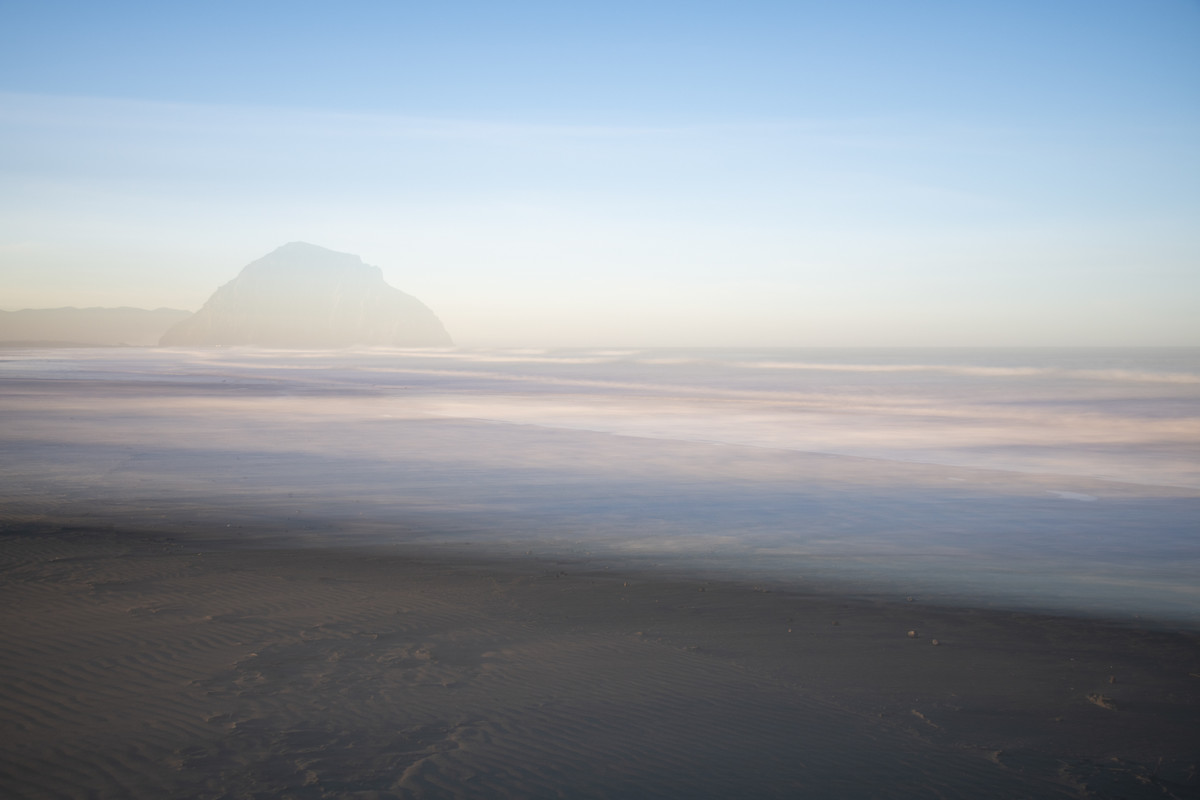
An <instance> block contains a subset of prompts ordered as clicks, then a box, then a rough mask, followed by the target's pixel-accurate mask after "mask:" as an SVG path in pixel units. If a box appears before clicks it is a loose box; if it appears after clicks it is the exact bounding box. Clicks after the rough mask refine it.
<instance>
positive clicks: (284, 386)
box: [0, 348, 1200, 626]
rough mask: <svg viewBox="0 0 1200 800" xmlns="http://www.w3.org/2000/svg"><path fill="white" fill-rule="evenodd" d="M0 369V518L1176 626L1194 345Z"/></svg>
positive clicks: (1194, 618)
mask: <svg viewBox="0 0 1200 800" xmlns="http://www.w3.org/2000/svg"><path fill="white" fill-rule="evenodd" d="M0 359H2V360H0V411H2V412H3V419H4V425H3V427H2V428H0V445H3V457H2V459H0V478H3V489H0V498H2V500H3V509H4V510H3V512H2V513H3V515H4V517H3V519H4V520H6V524H7V525H8V526H10V527H12V526H22V525H24V526H28V525H30V524H34V523H38V524H47V525H53V524H81V523H82V524H101V523H102V524H113V525H120V526H127V527H138V528H152V529H160V530H165V531H167V532H169V533H171V532H174V533H189V534H196V533H198V532H203V533H205V534H206V535H211V534H212V532H213V531H227V532H228V533H229V534H230V535H231V536H235V537H236V536H256V537H263V536H285V537H287V538H289V540H291V539H298V540H302V541H306V542H313V543H317V542H329V541H345V542H350V541H353V542H362V541H371V542H383V543H409V544H412V543H424V544H429V543H442V544H454V545H455V546H468V544H469V546H471V547H475V548H477V549H480V548H482V549H484V550H487V552H491V553H498V554H513V553H516V554H520V553H523V552H525V550H536V551H538V552H542V553H558V554H561V555H563V556H564V557H567V556H570V557H571V558H574V559H584V560H587V559H592V560H594V563H596V564H600V563H614V562H613V561H612V560H613V559H620V558H639V559H643V560H645V559H649V560H650V561H654V562H656V563H667V562H666V561H664V560H663V559H667V560H669V561H670V563H673V564H676V565H682V564H684V563H685V562H686V563H687V564H688V565H689V568H690V569H705V570H717V571H722V570H724V571H739V570H740V571H741V572H742V573H754V574H755V575H760V576H766V577H773V578H776V579H780V580H788V579H794V580H801V579H803V580H804V581H808V582H809V583H810V584H811V582H813V581H834V582H841V583H843V584H846V583H847V582H849V583H850V584H854V585H857V586H860V587H866V586H873V587H875V588H876V589H877V590H881V587H890V588H889V589H888V590H889V591H891V590H895V591H902V592H903V593H905V594H913V593H924V594H927V595H939V594H940V595H945V596H951V595H953V596H956V597H958V596H971V597H974V598H976V599H979V600H981V601H986V602H998V603H1004V604H1008V605H1022V606H1035V607H1047V608H1056V609H1068V610H1076V611H1080V610H1083V611H1094V612H1102V613H1108V614H1118V615H1121V614H1124V615H1129V614H1135V613H1140V614H1156V615H1159V616H1167V617H1170V618H1172V619H1175V620H1181V621H1183V622H1185V623H1186V624H1193V625H1196V626H1200V587H1198V585H1197V580H1196V578H1195V575H1197V574H1200V571H1198V570H1197V567H1200V525H1198V523H1197V520H1200V457H1198V455H1200V403H1198V402H1197V401H1198V400H1200V349H1195V348H1191V349H1187V348H1181V349H1146V350H1078V349H1072V350H999V351H996V350H803V349H789V350H778V349H773V350H680V349H671V350H561V351H558V350H556V351H544V350H488V351H468V350H425V351H420V350H417V351H380V350H363V351H349V352H337V353H330V352H297V351H264V350H243V349H210V350H155V349H146V350H137V349H94V350H8V351H4V352H3V353H0ZM605 559H607V561H605Z"/></svg>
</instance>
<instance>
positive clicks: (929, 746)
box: [0, 522, 1200, 798]
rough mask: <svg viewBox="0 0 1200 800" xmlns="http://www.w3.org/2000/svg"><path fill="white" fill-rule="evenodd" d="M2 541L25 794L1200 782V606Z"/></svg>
mask: <svg viewBox="0 0 1200 800" xmlns="http://www.w3.org/2000/svg"><path fill="white" fill-rule="evenodd" d="M461 549H462V550H464V551H465V550H469V548H461ZM0 558H2V563H3V566H2V571H0V602H2V603H3V607H4V609H5V614H4V615H3V617H2V618H0V620H2V621H0V635H2V637H3V641H4V642H5V646H4V648H3V651H2V654H0V741H2V742H3V747H2V748H0V795H3V796H5V797H31V798H34V797H47V798H49V797H80V798H85V797H86V798H118V797H122V798H123V797H135V798H137V797H146V798H161V797H197V798H252V797H294V798H324V797H374V798H391V797H398V798H409V797H560V796H561V797H620V798H626V797H734V796H741V797H802V796H811V797H835V796H836V797H896V798H909V797H997V798H1015V797H1064V798H1065V797H1081V796H1083V797H1155V798H1160V797H1197V796H1200V777H1198V776H1197V762H1198V760H1200V759H1198V754H1200V635H1197V634H1196V633H1194V632H1185V631H1171V630H1166V629H1159V630H1152V629H1148V628H1138V627H1134V626H1130V625H1128V624H1124V625H1116V624H1112V623H1106V622H1104V621H1101V620H1095V619H1091V620H1089V619H1082V618H1072V617H1063V616H1048V615H1037V614H1029V613H1017V612H1012V611H1000V610H994V609H981V608H971V607H952V606H946V605H940V604H939V605H935V604H930V603H927V602H925V601H924V600H923V599H922V598H921V597H912V598H911V599H910V598H908V597H904V596H889V595H874V596H853V595H851V594H848V593H837V592H829V591H827V590H824V589H814V588H812V587H809V586H806V585H805V584H803V583H802V582H798V583H796V584H794V585H792V586H790V587H780V586H778V585H773V586H770V587H767V586H762V585H755V584H753V583H750V582H739V581H734V580H726V581H720V580H704V579H701V578H699V577H695V576H690V577H689V575H688V573H687V571H674V572H673V571H671V570H670V569H669V564H662V563H660V565H659V566H658V567H653V568H652V567H649V566H644V565H643V566H638V565H637V564H632V563H631V564H628V565H626V566H624V567H622V566H620V565H612V564H606V565H603V566H597V565H596V564H595V563H593V562H586V563H585V562H573V561H571V560H570V559H564V558H562V557H557V558H542V557H539V556H538V555H537V554H535V553H531V554H529V555H520V556H517V557H512V558H506V559H500V558H489V559H482V558H478V557H471V556H469V555H468V554H465V553H458V554H456V553H454V552H451V550H450V549H447V548H442V549H440V550H434V549H431V548H425V549H422V547H421V546H419V545H413V546H409V547H406V548H392V549H390V550H382V549H379V548H375V549H370V548H351V547H339V548H322V547H306V548H299V547H288V546H278V544H277V546H274V547H271V548H262V547H258V548H257V549H256V548H255V547H252V546H248V545H246V544H241V545H238V544H236V543H231V542H230V541H227V540H226V541H222V540H219V539H216V538H214V537H209V536H204V535H201V534H198V535H196V536H194V537H190V538H189V537H179V536H168V535H154V534H151V533H147V532H145V531H141V532H129V531H122V530H119V529H107V530H95V529H86V528H75V529H62V528H61V527H54V526H48V525H47V524H46V523H45V522H42V523H39V524H38V525H28V526H19V525H18V526H9V527H8V529H7V532H6V533H5V534H4V535H3V536H0ZM909 631H914V632H915V634H916V635H915V637H914V636H909V635H908V632H909ZM935 639H936V640H937V642H938V644H937V645H934V644H933V641H934V640H935Z"/></svg>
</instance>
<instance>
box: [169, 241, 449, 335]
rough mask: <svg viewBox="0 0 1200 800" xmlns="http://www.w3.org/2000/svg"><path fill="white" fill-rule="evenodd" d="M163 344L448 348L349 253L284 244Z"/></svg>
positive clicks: (438, 331) (436, 324)
mask: <svg viewBox="0 0 1200 800" xmlns="http://www.w3.org/2000/svg"><path fill="white" fill-rule="evenodd" d="M159 343H160V344H162V345H164V346H211V345H255V346H259V347H285V348H339V347H349V346H353V345H375V346H393V347H444V346H449V345H451V344H453V342H452V341H451V339H450V335H449V334H448V333H447V332H446V329H445V327H444V326H443V325H442V323H441V321H440V320H439V319H438V318H437V317H436V316H435V315H434V313H433V312H432V311H431V310H430V309H429V308H428V307H427V306H426V305H425V304H424V303H422V302H421V301H420V300H418V299H417V298H415V297H413V296H412V295H409V294H405V293H404V292H402V291H400V290H399V289H396V288H393V287H392V286H389V285H388V284H387V282H385V281H384V279H383V273H382V271H381V270H380V269H379V267H374V266H371V265H369V264H365V263H363V261H362V259H361V258H359V257H358V256H356V255H351V254H349V253H338V252H335V251H333V250H327V249H326V248H324V247H318V246H317V245H312V244H307V243H305V242H290V243H289V244H285V245H283V246H282V247H280V248H278V249H277V250H275V251H274V252H271V253H269V254H267V255H266V256H263V257H262V258H260V259H258V260H257V261H254V262H251V263H250V264H248V265H246V267H244V268H243V269H242V271H241V272H240V273H239V274H238V276H237V277H236V278H234V279H233V280H232V281H230V282H229V283H226V284H224V285H223V286H221V287H220V288H218V289H217V290H216V292H214V293H213V295H212V297H210V298H209V299H208V301H207V302H206V303H205V304H204V306H203V307H202V308H201V309H200V310H199V311H197V312H196V313H195V314H193V315H191V316H190V317H188V318H186V319H183V320H180V321H179V322H177V323H175V324H174V325H173V326H171V328H170V329H169V330H167V331H166V333H164V334H163V336H162V338H161V339H160V340H159Z"/></svg>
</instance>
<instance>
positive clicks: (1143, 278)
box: [0, 0, 1200, 345]
mask: <svg viewBox="0 0 1200 800" xmlns="http://www.w3.org/2000/svg"><path fill="white" fill-rule="evenodd" d="M1198 212H1200V4H1198V3H1196V2H1183V0H1163V1H1162V2H1141V3H1134V2H1051V3H1045V2H1042V3H1032V2H1015V3H1007V4H991V3H961V2H958V3H950V2H944V3H942V2H926V3H921V2H915V3H903V4H901V3H869V2H863V3H854V2H850V3H836V4H833V3H804V2H792V3H766V2H759V3H755V2H746V3H738V4H733V3H703V2H693V3H636V4H635V3H619V2H617V3H612V2H609V3H604V4H599V3H595V4H592V3H572V4H566V3H519V2H517V3H470V2H468V3H444V4H424V3H422V4H417V3H404V2H394V3H341V4H337V5H336V6H335V5H333V4H324V3H286V4H285V3H271V2H260V3H249V4H245V6H243V5H234V4H224V3H206V4H163V3H119V2H118V3H109V4H82V3H54V2H39V3H25V2H10V1H7V0H6V2H5V3H3V4H2V5H0V307H3V308H21V307H44V306H58V305H140V306H150V307H152V306H159V305H170V306H175V307H184V308H196V307H198V306H199V305H200V304H201V303H202V302H203V300H204V299H205V298H206V297H207V295H208V294H209V293H210V292H211V291H212V289H213V288H215V286H216V285H217V284H219V283H221V282H224V281H226V280H228V279H230V278H231V277H233V275H234V274H236V272H237V270H238V269H240V267H241V266H243V265H244V264H245V263H247V262H248V261H250V260H253V259H254V258H256V257H258V256H261V255H263V254H265V253H266V252H268V251H270V250H272V249H274V248H275V247H276V246H278V245H280V244H283V243H284V242H287V241H292V240H304V241H310V242H313V243H315V244H321V245H324V246H327V247H331V248H334V249H338V250H344V251H347V252H354V253H358V254H360V255H362V256H363V258H364V259H365V260H366V261H368V262H369V263H373V264H377V265H379V266H380V267H382V268H383V269H384V272H385V275H386V276H387V277H388V279H389V281H391V282H392V283H393V285H396V286H398V287H399V288H402V289H404V290H406V291H409V292H411V293H413V294H416V295H417V296H418V297H421V298H422V299H423V300H425V301H426V302H427V303H428V304H429V305H431V306H432V307H433V308H434V310H435V311H436V312H437V313H438V314H439V315H440V316H442V317H443V319H444V320H445V322H446V324H447V326H448V327H449V328H450V330H451V332H452V333H453V334H454V335H455V336H456V338H457V339H458V340H459V341H460V342H463V343H467V344H481V345H483V344H500V345H505V344H513V345H517V344H522V345H523V344H531V345H536V344H545V345H576V344H581V345H586V344H596V345H606V344H622V345H626V344H680V345H687V344H698V345H719V344H729V345H776V344H777V345H806V344H813V345H826V344H828V345H860V344H861V345H876V344H911V345H922V344H929V345H950V344H964V345H992V344H994V345H1013V344H1016V345H1020V344H1048V345H1057V344H1103V345H1118V344H1134V345H1137V344H1190V345H1200V313H1198V312H1200V308H1197V306H1198V305H1200V302H1198V300H1200V233H1198V232H1197V230H1200V225H1198V224H1197V222H1196V221H1197V220H1198V219H1200V213H1198Z"/></svg>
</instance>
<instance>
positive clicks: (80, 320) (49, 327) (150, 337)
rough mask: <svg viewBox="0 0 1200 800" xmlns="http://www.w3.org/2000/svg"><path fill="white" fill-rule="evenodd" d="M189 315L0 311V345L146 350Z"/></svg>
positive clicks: (103, 310) (161, 311) (175, 311)
mask: <svg viewBox="0 0 1200 800" xmlns="http://www.w3.org/2000/svg"><path fill="white" fill-rule="evenodd" d="M189 316H191V312H189V311H180V310H179V309H175V308H156V309H153V310H148V309H144V308H129V307H127V306H122V307H120V308H73V307H69V306H68V307H63V308H25V309H21V310H20V311H0V343H4V344H10V345H35V346H81V345H82V346H89V347H95V346H119V345H128V346H141V347H144V346H147V345H155V344H157V343H158V340H159V337H161V336H162V335H163V332H164V331H166V330H167V329H168V328H170V327H171V326H172V325H174V324H176V323H177V322H179V321H180V320H184V319H187V318H188V317H189Z"/></svg>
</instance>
